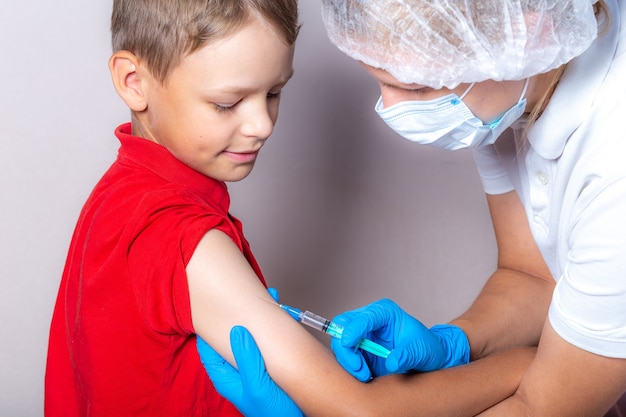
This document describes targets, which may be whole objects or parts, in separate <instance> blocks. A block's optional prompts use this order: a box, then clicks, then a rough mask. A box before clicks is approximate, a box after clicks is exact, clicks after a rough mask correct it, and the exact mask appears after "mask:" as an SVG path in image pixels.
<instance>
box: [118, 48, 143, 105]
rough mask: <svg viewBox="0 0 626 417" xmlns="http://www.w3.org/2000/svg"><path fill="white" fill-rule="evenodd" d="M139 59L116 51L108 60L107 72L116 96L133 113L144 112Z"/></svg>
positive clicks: (130, 54) (133, 55)
mask: <svg viewBox="0 0 626 417" xmlns="http://www.w3.org/2000/svg"><path fill="white" fill-rule="evenodd" d="M139 67H140V64H139V59H137V57H136V56H135V54H133V53H131V52H128V51H117V52H115V53H114V54H113V55H112V56H111V58H110V59H109V71H110V72H111V78H112V79H113V85H114V87H115V90H116V91H117V94H119V96H120V97H121V98H122V100H124V102H125V103H126V105H127V106H128V107H129V108H130V109H131V110H132V111H134V112H141V111H144V110H146V108H147V107H148V103H147V101H146V97H145V94H144V85H143V82H142V81H143V80H142V78H141V77H140V76H139V73H138V68H139Z"/></svg>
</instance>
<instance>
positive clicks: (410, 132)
mask: <svg viewBox="0 0 626 417" xmlns="http://www.w3.org/2000/svg"><path fill="white" fill-rule="evenodd" d="M473 86H474V84H471V85H470V86H469V87H468V88H467V90H465V92H464V93H463V95H461V97H459V96H458V95H456V94H448V95H446V96H444V97H440V98H437V99H434V100H426V101H404V102H400V103H398V104H395V105H393V106H391V107H388V108H386V109H385V108H383V102H382V97H381V98H379V99H378V102H377V103H376V108H375V110H376V113H378V115H379V116H380V118H381V119H383V121H384V122H385V123H387V125H388V126H389V127H390V128H391V129H393V130H394V131H395V132H396V133H398V134H399V135H400V136H402V137H404V138H405V139H407V140H410V141H412V142H416V143H420V144H426V145H432V146H435V147H437V148H441V149H448V150H456V149H464V148H476V147H479V146H484V145H491V144H492V143H494V142H495V141H496V139H498V137H499V136H500V135H501V134H502V132H504V130H505V129H506V128H508V127H509V126H511V125H512V124H513V123H514V122H515V121H516V120H517V119H519V118H520V116H521V115H522V114H524V110H525V109H526V98H525V97H524V96H525V95H526V89H527V88H528V79H526V83H525V84H524V90H523V91H522V94H521V96H520V98H519V100H518V102H517V104H515V105H514V106H513V107H511V108H510V109H509V110H507V111H506V112H504V113H503V114H502V116H500V117H499V118H498V120H496V121H495V122H493V123H489V124H485V123H483V121H482V120H480V119H479V118H478V117H476V116H475V115H474V114H473V113H472V111H471V110H470V109H469V107H467V106H466V105H465V103H464V102H463V98H464V97H465V96H466V95H467V93H469V91H470V90H471V89H472V87H473Z"/></svg>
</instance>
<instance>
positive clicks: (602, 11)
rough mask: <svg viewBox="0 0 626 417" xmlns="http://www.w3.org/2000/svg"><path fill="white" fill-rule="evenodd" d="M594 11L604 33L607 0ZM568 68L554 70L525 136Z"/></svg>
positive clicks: (600, 1)
mask: <svg viewBox="0 0 626 417" xmlns="http://www.w3.org/2000/svg"><path fill="white" fill-rule="evenodd" d="M593 8H594V12H595V15H596V19H597V20H598V33H599V34H602V33H603V32H604V30H606V28H607V27H608V25H609V24H610V19H611V15H610V13H609V8H608V6H607V4H606V1H605V0H598V2H597V3H596V4H594V5H593ZM566 68H567V64H563V65H561V66H560V67H559V68H557V69H556V70H554V75H553V76H552V79H551V80H550V83H549V84H548V88H547V89H546V91H545V92H544V94H543V96H542V97H541V98H540V99H539V100H538V101H537V104H536V105H535V107H534V108H533V109H531V111H530V114H529V116H528V123H527V125H526V129H525V130H524V135H523V136H524V137H526V134H527V133H528V129H529V128H530V126H532V124H533V123H534V122H535V121H536V120H537V119H538V118H539V117H541V115H542V114H543V112H544V110H545V109H546V107H547V106H548V103H549V102H550V99H551V98H552V95H553V94H554V90H556V87H557V86H558V85H559V82H560V81H561V78H563V74H564V73H565V69H566Z"/></svg>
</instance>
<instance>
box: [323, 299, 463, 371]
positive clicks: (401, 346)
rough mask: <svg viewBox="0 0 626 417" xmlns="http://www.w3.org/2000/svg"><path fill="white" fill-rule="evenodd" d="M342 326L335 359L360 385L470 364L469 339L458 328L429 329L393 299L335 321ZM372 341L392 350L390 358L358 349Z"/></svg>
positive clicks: (334, 345) (334, 349)
mask: <svg viewBox="0 0 626 417" xmlns="http://www.w3.org/2000/svg"><path fill="white" fill-rule="evenodd" d="M333 321H334V322H336V323H338V324H340V325H342V326H344V331H343V335H342V337H341V339H333V340H331V348H332V350H333V352H334V353H335V356H336V357H337V361H338V362H339V363H340V364H341V366H343V367H344V369H346V370H347V371H348V372H350V374H352V375H353V376H354V377H355V378H357V379H358V380H360V381H368V380H370V379H371V378H373V377H377V376H382V375H387V374H392V373H394V374H395V373H404V372H409V371H417V372H428V371H434V370H437V369H441V368H450V367H453V366H456V365H461V364H466V363H468V362H469V353H470V347H469V342H468V340H467V336H466V335H465V333H464V332H463V330H461V329H460V328H459V327H457V326H453V325H448V324H440V325H437V326H433V327H432V328H431V329H428V328H426V327H425V326H424V325H423V324H422V323H420V322H419V321H418V320H417V319H415V318H413V317H412V316H410V315H409V314H408V313H406V312H405V311H404V310H402V309H401V308H400V307H399V306H398V305H397V304H396V303H394V302H393V301H391V300H380V301H377V302H375V303H372V304H370V305H368V306H365V307H362V308H359V309H356V310H353V311H349V312H346V313H343V314H340V315H339V316H337V317H335V318H334V319H333ZM363 338H368V339H370V340H372V341H374V342H377V343H379V344H381V345H383V346H385V347H387V348H388V349H391V353H390V354H389V357H388V358H387V359H383V358H380V357H378V356H374V355H372V354H370V353H368V352H365V351H363V350H361V349H356V348H355V346H356V345H357V344H358V343H359V341H360V340H362V339H363Z"/></svg>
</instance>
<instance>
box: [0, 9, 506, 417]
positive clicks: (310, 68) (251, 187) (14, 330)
mask: <svg viewBox="0 0 626 417" xmlns="http://www.w3.org/2000/svg"><path fill="white" fill-rule="evenodd" d="M110 7H111V1H110V0H109V1H101V2H93V3H92V2H84V1H78V0H66V1H64V2H49V1H44V0H31V1H28V2H17V1H14V2H2V4H1V5H0V53H1V56H0V60H1V61H0V62H1V65H0V203H1V205H0V266H1V268H2V269H1V272H0V274H1V275H0V276H1V280H2V281H1V283H2V287H1V289H0V314H1V316H0V335H2V336H0V337H1V339H0V340H1V342H2V343H1V344H0V415H1V416H17V417H29V416H39V415H41V414H42V403H43V400H42V396H43V374H44V367H45V354H46V347H47V333H48V326H49V321H50V317H51V313H52V309H53V305H54V300H55V297H56V291H57V286H58V283H59V279H60V276H61V273H62V269H63V264H64V261H65V254H66V250H67V247H68V244H69V240H70V237H71V234H72V230H73V227H74V223H75V221H76V217H77V215H78V213H79V211H80V208H81V206H82V203H83V201H84V200H85V198H86V197H87V195H88V193H89V191H90V190H91V187H92V186H93V185H94V184H95V182H96V180H97V179H98V178H99V176H100V175H101V174H102V172H103V171H104V170H105V169H106V167H108V165H109V164H110V163H111V162H112V161H113V159H114V157H115V154H116V150H117V141H116V139H115V138H114V137H113V135H112V131H113V129H114V128H115V127H116V126H117V125H118V124H120V123H122V122H124V121H126V120H127V118H128V115H127V111H126V109H125V108H124V106H123V105H122V103H121V101H120V100H119V99H118V98H117V96H116V95H115V93H114V91H113V88H112V86H111V83H110V80H109V75H108V71H107V67H106V63H107V59H108V56H109V33H108V23H109V22H108V21H109V15H110ZM301 13H302V21H303V23H304V26H303V28H302V32H301V37H300V39H299V43H298V50H297V53H296V63H295V66H296V76H295V78H294V79H293V80H292V82H291V83H290V85H289V86H288V88H287V89H286V91H285V96H284V101H283V106H282V110H281V116H280V120H279V123H278V126H277V129H276V132H275V134H274V136H273V138H272V139H271V140H270V141H269V142H268V144H267V145H266V147H265V148H264V151H263V153H262V155H261V158H260V160H259V162H258V163H257V167H256V169H255V171H254V172H253V173H252V175H251V176H250V177H249V178H248V179H246V180H244V181H243V182H241V183H237V184H232V185H231V186H230V189H231V192H232V195H233V205H232V212H233V214H235V215H236V216H238V217H239V218H241V219H242V220H243V221H244V225H245V231H246V233H247V236H248V238H249V240H250V242H251V244H252V248H253V250H254V251H255V253H256V255H257V257H258V260H259V262H260V264H261V267H262V268H263V270H264V273H265V275H266V277H267V279H268V281H269V283H270V284H271V285H272V286H276V287H277V288H279V290H280V292H281V297H282V300H283V301H285V302H287V303H290V304H293V305H296V306H299V307H303V308H307V309H310V310H312V311H315V312H317V313H319V314H323V315H326V316H329V317H332V316H333V315H335V314H337V313H339V312H341V311H343V310H345V309H350V308H354V307H357V306H359V305H361V304H364V303H368V302H370V301H373V300H375V299H377V298H380V297H391V298H393V299H395V300H396V301H398V302H399V303H400V304H401V305H402V306H404V307H405V308H406V309H407V310H409V311H410V312H412V313H414V314H416V315H417V316H418V317H421V318H422V319H423V321H424V322H426V323H427V324H434V323H435V322H440V321H445V320H448V319H450V318H452V317H453V316H454V315H455V314H458V313H460V312H461V311H462V310H463V309H465V308H466V307H467V306H468V304H469V303H470V302H471V300H472V298H473V297H474V296H475V295H476V293H477V292H478V290H479V288H480V286H481V285H482V282H483V281H484V279H485V278H486V276H487V275H488V273H489V272H490V271H491V269H492V267H493V265H494V264H495V257H494V240H493V236H492V232H491V228H490V225H489V217H488V213H487V210H486V204H485V201H484V195H483V193H482V191H481V189H480V185H479V181H478V178H477V175H476V173H475V171H474V168H473V163H472V159H471V155H470V154H469V153H466V152H454V153H448V152H443V151H437V150H434V149H428V148H426V147H419V146H417V145H414V144H410V143H408V142H405V141H403V140H402V139H401V138H399V137H397V136H396V135H394V134H393V133H392V132H391V131H389V130H388V129H387V128H386V127H385V126H384V125H383V123H382V122H381V121H380V120H378V119H377V117H376V115H375V113H374V112H373V106H374V103H375V101H376V99H377V97H378V93H377V89H376V85H375V84H374V82H373V81H372V80H370V79H369V77H368V76H367V74H366V73H365V72H363V71H362V70H361V69H360V68H359V67H358V65H357V64H356V63H354V62H353V61H352V60H350V59H349V58H347V57H345V56H344V55H342V54H341V53H340V52H339V51H337V50H336V49H334V47H333V46H332V45H331V44H330V43H329V41H328V40H327V38H326V36H325V34H324V29H323V26H322V23H321V19H320V13H319V3H318V2H315V1H309V0H303V1H301Z"/></svg>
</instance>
